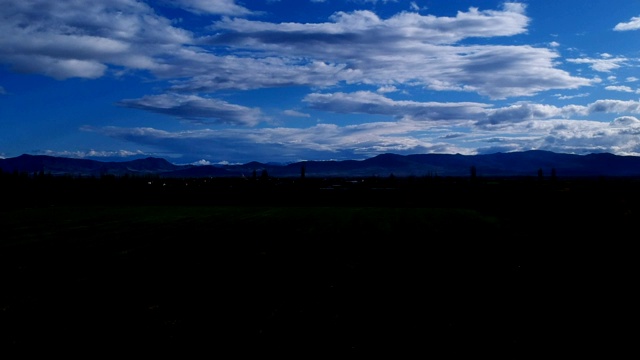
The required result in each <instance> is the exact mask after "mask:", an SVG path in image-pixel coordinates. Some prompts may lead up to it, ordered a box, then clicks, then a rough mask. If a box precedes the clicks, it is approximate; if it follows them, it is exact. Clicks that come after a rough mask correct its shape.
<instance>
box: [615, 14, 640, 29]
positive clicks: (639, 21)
mask: <svg viewBox="0 0 640 360" xmlns="http://www.w3.org/2000/svg"><path fill="white" fill-rule="evenodd" d="M639 29H640V16H636V17H632V18H631V20H629V22H626V23H624V22H622V23H619V24H617V25H616V26H615V27H614V28H613V30H615V31H629V30H639Z"/></svg>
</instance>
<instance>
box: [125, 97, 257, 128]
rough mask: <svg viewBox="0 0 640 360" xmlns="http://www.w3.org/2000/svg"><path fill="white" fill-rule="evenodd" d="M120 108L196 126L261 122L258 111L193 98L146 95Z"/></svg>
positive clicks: (255, 123) (129, 101)
mask: <svg viewBox="0 0 640 360" xmlns="http://www.w3.org/2000/svg"><path fill="white" fill-rule="evenodd" d="M120 105H122V106H125V107H130V108H135V109H142V110H147V111H152V112H155V113H159V114H166V115H171V116H175V117H178V118H180V119H183V120H189V121H195V122H199V123H217V124H230V125H242V126H255V125H257V124H258V123H260V122H261V121H263V118H262V115H261V112H260V110H259V109H253V108H248V107H244V106H240V105H234V104H229V103H228V102H226V101H222V100H218V99H211V98H203V97H199V96H196V95H181V94H162V95H148V96H144V97H142V98H140V99H128V100H122V101H121V102H120Z"/></svg>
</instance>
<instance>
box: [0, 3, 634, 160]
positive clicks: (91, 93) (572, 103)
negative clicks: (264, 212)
mask: <svg viewBox="0 0 640 360" xmlns="http://www.w3.org/2000/svg"><path fill="white" fill-rule="evenodd" d="M0 34H2V35H0V158H9V157H16V156H19V155H21V154H31V155H51V156H63V157H72V158H86V159H94V160H100V161H125V160H133V159H136V158H144V157H161V158H165V159H167V160H169V161H170V162H172V163H175V164H240V163H248V162H251V161H259V162H276V163H289V162H297V161H304V160H347V159H352V160H362V159H366V158H370V157H373V156H376V155H378V154H383V153H394V154H400V155H408V154H427V153H438V154H463V155H477V154H489V153H497V152H513V151H525V150H534V149H540V150H548V151H554V152H560V153H570V154H579V155H584V154H589V153H601V152H608V153H613V154H617V155H631V156H640V1H638V0H589V1H585V0H558V1H551V0H525V1H508V2H504V1H491V0H414V1H409V0H148V1H142V0H137V1H136V0H61V1H50V0H0Z"/></svg>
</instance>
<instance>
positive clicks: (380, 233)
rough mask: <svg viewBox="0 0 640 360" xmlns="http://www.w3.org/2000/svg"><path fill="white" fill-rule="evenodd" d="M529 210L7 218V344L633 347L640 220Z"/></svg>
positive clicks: (147, 211)
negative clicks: (629, 322)
mask: <svg viewBox="0 0 640 360" xmlns="http://www.w3.org/2000/svg"><path fill="white" fill-rule="evenodd" d="M521 197H522V198H523V199H526V200H525V201H524V202H522V201H518V199H512V198H511V197H510V196H503V197H498V198H497V200H499V201H498V202H494V203H490V202H486V201H484V202H482V204H481V205H482V206H477V204H476V203H474V204H473V206H466V205H465V206H444V207H439V206H416V205H415V203H411V205H410V206H405V205H389V204H387V205H385V206H371V205H370V204H369V205H366V206H359V205H357V204H350V205H348V206H347V205H341V206H324V205H322V206H309V205H308V204H307V206H294V205H278V206H267V205H264V206H257V205H255V204H253V203H252V204H245V205H237V206H234V205H225V206H222V205H203V204H202V203H201V202H198V204H197V205H196V204H192V203H193V202H186V203H172V204H171V205H163V204H154V205H150V204H135V203H134V204H131V203H130V204H126V205H118V204H114V203H105V204H100V203H98V204H91V202H90V201H86V202H80V203H76V204H68V203H60V204H40V205H37V206H26V205H25V206H18V207H5V208H3V209H2V210H1V211H0V215H2V220H1V224H2V240H1V241H0V251H1V255H0V260H1V261H2V265H1V271H2V274H1V275H0V276H1V281H2V293H1V294H0V310H1V312H0V316H1V318H0V327H1V329H0V330H1V331H2V339H1V341H2V345H3V346H11V347H16V348H22V349H31V348H34V347H37V346H39V347H42V346H47V347H49V348H50V347H55V348H61V349H74V348H77V347H78V344H83V346H91V347H93V348H109V349H115V350H118V349H123V350H124V349H126V348H131V347H134V348H137V349H147V350H149V349H155V350H163V349H182V350H187V349H199V350H201V351H204V352H205V353H206V354H209V355H215V354H221V353H222V351H223V350H233V351H235V352H236V353H238V354H241V353H246V354H275V353H295V354H299V355H300V356H303V357H307V355H312V354H318V353H330V354H345V353H346V354H349V353H365V354H372V353H377V352H379V351H383V350H390V351H392V352H395V353H400V352H402V351H404V350H412V351H413V352H414V354H420V355H430V354H436V353H439V352H440V351H446V352H448V353H449V354H450V355H456V354H458V355H463V354H470V353H485V354H493V355H495V356H498V355H505V356H506V357H509V358H519V357H525V356H527V354H530V353H531V351H532V346H534V345H533V344H537V345H536V346H537V347H538V348H540V347H541V346H546V345H549V346H551V345H553V344H555V345H562V346H564V347H565V348H567V347H568V348H570V347H572V346H584V345H585V344H590V346H598V347H600V348H603V347H606V346H609V344H611V343H612V341H613V340H611V339H615V341H619V342H624V341H626V340H625V339H626V338H629V337H630V336H631V335H630V334H628V333H626V332H624V331H623V330H621V329H618V328H617V326H619V325H620V323H621V321H620V319H621V317H624V316H625V312H624V310H623V309H626V306H625V305H626V304H629V301H631V300H632V299H634V295H632V292H631V291H630V288H629V287H628V285H629V282H630V281H632V279H633V277H632V275H630V274H631V273H630V270H631V269H632V267H633V265H632V263H629V262H626V261H627V260H628V258H629V256H630V255H631V253H630V252H629V249H630V248H631V247H630V246H628V244H629V243H630V242H631V241H632V240H631V239H626V240H625V241H623V239H621V238H620V235H621V234H623V233H625V232H626V231H627V230H628V229H630V228H631V226H632V223H633V222H632V221H631V217H632V213H633V210H634V209H635V206H629V207H628V208H621V207H617V208H612V207H610V206H609V207H607V206H603V205H609V204H611V203H616V204H617V203H618V202H619V200H618V199H615V197H609V196H607V197H602V198H603V199H604V198H606V199H609V200H607V201H608V202H603V201H600V200H599V201H598V202H597V206H585V204H587V203H590V202H589V201H586V200H585V201H579V202H573V200H575V199H574V198H572V199H571V200H572V201H558V202H557V203H556V204H555V206H550V204H549V202H548V201H549V199H548V198H538V197H537V196H535V194H534V196H527V195H526V194H524V193H522V194H521ZM532 199H538V200H540V201H542V202H543V203H545V204H547V206H548V207H547V210H546V211H539V208H538V207H535V206H530V203H531V202H532ZM406 202H407V201H405V200H402V201H401V202H400V204H405V203H406ZM463 205H464V204H463ZM591 205H594V204H591ZM630 212H631V213H630ZM607 230H608V232H607ZM603 293H604V294H607V297H606V298H604V299H602V298H600V297H598V295H601V294H603ZM614 303H615V304H617V305H616V306H615V307H612V306H611V305H613V304H614ZM604 308H606V309H607V310H606V311H603V309H604ZM605 329H606V331H605ZM614 334H615V336H613V335H614ZM598 344H599V345H598ZM605 344H606V346H605Z"/></svg>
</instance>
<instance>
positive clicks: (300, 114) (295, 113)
mask: <svg viewBox="0 0 640 360" xmlns="http://www.w3.org/2000/svg"><path fill="white" fill-rule="evenodd" d="M282 113H283V114H285V115H287V116H293V117H306V118H308V117H311V115H309V114H305V113H303V112H300V111H297V110H285V111H283V112H282Z"/></svg>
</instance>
